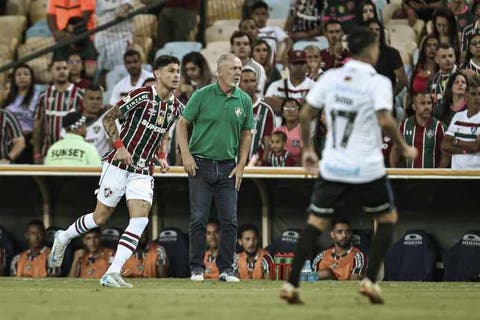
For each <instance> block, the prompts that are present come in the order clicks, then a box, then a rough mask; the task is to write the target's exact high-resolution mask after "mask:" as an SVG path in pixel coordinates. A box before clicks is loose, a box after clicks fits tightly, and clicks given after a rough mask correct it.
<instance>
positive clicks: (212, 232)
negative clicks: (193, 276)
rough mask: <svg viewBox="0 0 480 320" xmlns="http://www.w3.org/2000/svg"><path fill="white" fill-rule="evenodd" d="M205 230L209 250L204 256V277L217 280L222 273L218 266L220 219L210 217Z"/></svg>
mask: <svg viewBox="0 0 480 320" xmlns="http://www.w3.org/2000/svg"><path fill="white" fill-rule="evenodd" d="M205 230H206V233H205V240H206V243H207V251H206V252H205V256H204V257H203V263H204V264H205V271H204V272H203V277H204V279H211V280H216V279H218V276H219V274H220V272H219V271H218V267H217V255H218V246H219V245H220V221H219V220H218V219H215V218H210V219H208V222H207V226H206V227H205Z"/></svg>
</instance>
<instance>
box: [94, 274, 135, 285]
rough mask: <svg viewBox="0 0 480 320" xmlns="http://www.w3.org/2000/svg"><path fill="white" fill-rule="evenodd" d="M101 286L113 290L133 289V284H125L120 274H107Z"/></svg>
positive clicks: (101, 281)
mask: <svg viewBox="0 0 480 320" xmlns="http://www.w3.org/2000/svg"><path fill="white" fill-rule="evenodd" d="M100 284H101V285H102V286H104V287H111V288H133V284H130V283H128V282H125V280H123V278H122V276H121V275H120V274H119V273H116V272H112V273H107V274H104V275H103V276H102V278H100Z"/></svg>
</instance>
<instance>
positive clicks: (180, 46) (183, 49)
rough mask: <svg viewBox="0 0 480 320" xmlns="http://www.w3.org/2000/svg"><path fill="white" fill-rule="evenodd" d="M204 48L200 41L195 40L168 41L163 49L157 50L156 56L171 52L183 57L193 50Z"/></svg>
mask: <svg viewBox="0 0 480 320" xmlns="http://www.w3.org/2000/svg"><path fill="white" fill-rule="evenodd" d="M200 50H202V44H201V43H200V42H193V41H174V42H167V43H166V44H165V46H164V47H163V48H162V49H159V50H157V52H156V53H155V58H157V57H158V56H160V55H162V54H169V55H172V56H175V57H177V58H178V59H180V60H181V59H182V58H183V56H184V55H186V54H187V53H189V52H192V51H200Z"/></svg>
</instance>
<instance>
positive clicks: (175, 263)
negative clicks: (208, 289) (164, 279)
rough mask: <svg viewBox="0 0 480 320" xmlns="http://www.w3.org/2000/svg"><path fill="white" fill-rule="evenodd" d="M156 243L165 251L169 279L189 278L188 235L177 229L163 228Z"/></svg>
mask: <svg viewBox="0 0 480 320" xmlns="http://www.w3.org/2000/svg"><path fill="white" fill-rule="evenodd" d="M156 241H157V243H158V244H159V245H161V246H163V247H164V248H165V251H167V256H168V261H169V268H168V273H169V277H172V278H188V277H190V266H189V262H188V235H187V234H186V233H184V232H183V231H181V230H180V229H178V228H165V229H163V230H162V231H161V232H160V234H159V235H158V239H157V240H156Z"/></svg>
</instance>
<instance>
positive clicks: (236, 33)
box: [230, 30, 252, 46]
mask: <svg viewBox="0 0 480 320" xmlns="http://www.w3.org/2000/svg"><path fill="white" fill-rule="evenodd" d="M241 37H247V38H248V43H249V44H250V46H252V39H250V36H249V35H248V34H246V33H245V32H242V31H238V30H237V31H234V32H233V33H232V36H231V37H230V45H232V46H233V39H235V38H241Z"/></svg>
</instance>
